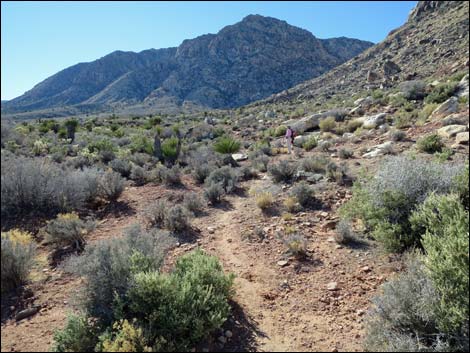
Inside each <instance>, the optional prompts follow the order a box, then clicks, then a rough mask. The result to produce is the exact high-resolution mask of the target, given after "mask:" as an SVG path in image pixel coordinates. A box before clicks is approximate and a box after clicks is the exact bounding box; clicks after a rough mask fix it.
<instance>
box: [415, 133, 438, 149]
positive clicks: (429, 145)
mask: <svg viewBox="0 0 470 353" xmlns="http://www.w3.org/2000/svg"><path fill="white" fill-rule="evenodd" d="M416 147H417V148H418V150H419V151H421V152H426V153H435V152H441V151H442V147H444V143H443V142H442V140H441V137H440V136H439V135H437V134H432V135H428V136H425V137H422V138H420V139H419V140H418V141H417V142H416Z"/></svg>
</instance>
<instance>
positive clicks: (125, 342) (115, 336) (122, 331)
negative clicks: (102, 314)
mask: <svg viewBox="0 0 470 353" xmlns="http://www.w3.org/2000/svg"><path fill="white" fill-rule="evenodd" d="M99 339H100V343H99V345H98V346H97V347H96V348H95V351H101V352H153V351H159V349H158V347H157V345H156V347H157V349H155V350H152V348H151V347H149V346H147V344H146V341H147V340H146V338H145V336H144V333H143V330H142V328H139V327H136V325H135V320H134V324H133V323H129V321H127V320H120V321H117V322H115V323H114V324H113V332H112V333H109V332H105V333H104V334H102V335H101V336H100V337H99Z"/></svg>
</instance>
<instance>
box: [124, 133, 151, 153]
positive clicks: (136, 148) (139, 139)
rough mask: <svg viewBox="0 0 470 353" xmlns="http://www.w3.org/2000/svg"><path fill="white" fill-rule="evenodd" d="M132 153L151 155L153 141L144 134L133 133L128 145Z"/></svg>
mask: <svg viewBox="0 0 470 353" xmlns="http://www.w3.org/2000/svg"><path fill="white" fill-rule="evenodd" d="M129 148H130V150H131V152H132V153H146V154H149V155H153V141H151V140H150V139H149V138H147V137H146V136H144V135H135V136H133V137H132V142H131V144H130V145H129Z"/></svg>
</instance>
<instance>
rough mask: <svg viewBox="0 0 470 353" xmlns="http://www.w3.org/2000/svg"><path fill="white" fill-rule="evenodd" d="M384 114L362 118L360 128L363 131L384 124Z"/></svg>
mask: <svg viewBox="0 0 470 353" xmlns="http://www.w3.org/2000/svg"><path fill="white" fill-rule="evenodd" d="M386 116H387V114H386V113H379V114H376V115H372V116H366V117H364V122H363V123H362V127H363V128H364V129H376V128H377V127H378V126H380V125H382V124H383V123H385V118H386Z"/></svg>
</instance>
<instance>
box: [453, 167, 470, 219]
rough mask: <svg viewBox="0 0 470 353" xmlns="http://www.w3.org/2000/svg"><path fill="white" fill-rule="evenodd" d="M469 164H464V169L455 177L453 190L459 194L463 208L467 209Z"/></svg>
mask: <svg viewBox="0 0 470 353" xmlns="http://www.w3.org/2000/svg"><path fill="white" fill-rule="evenodd" d="M468 176H469V165H468V163H467V165H466V166H465V168H464V170H463V171H462V172H461V173H460V174H459V175H457V176H456V177H455V183H454V191H455V192H456V193H457V195H459V198H460V201H461V202H462V205H463V206H464V207H465V209H466V210H467V211H468V210H469V181H468Z"/></svg>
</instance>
